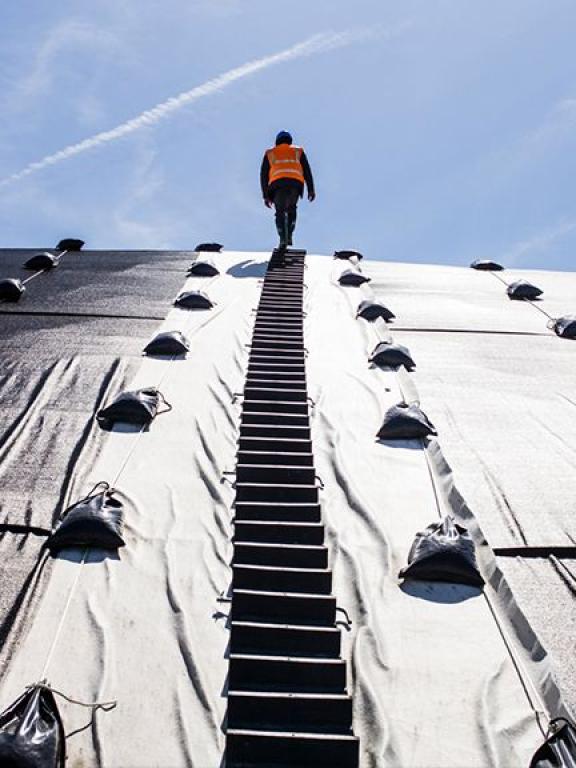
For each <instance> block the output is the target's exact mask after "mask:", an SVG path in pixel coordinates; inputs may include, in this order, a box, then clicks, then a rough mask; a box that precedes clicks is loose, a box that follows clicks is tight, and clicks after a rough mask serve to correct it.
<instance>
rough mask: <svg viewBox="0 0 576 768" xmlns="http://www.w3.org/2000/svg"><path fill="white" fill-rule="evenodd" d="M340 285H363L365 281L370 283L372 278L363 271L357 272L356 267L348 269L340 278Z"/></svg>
mask: <svg viewBox="0 0 576 768" xmlns="http://www.w3.org/2000/svg"><path fill="white" fill-rule="evenodd" d="M338 282H339V283H340V285H362V284H363V283H369V282H370V278H369V277H366V276H365V275H363V274H362V273H361V272H356V270H354V269H347V270H345V271H344V272H342V274H341V275H340V277H339V278H338Z"/></svg>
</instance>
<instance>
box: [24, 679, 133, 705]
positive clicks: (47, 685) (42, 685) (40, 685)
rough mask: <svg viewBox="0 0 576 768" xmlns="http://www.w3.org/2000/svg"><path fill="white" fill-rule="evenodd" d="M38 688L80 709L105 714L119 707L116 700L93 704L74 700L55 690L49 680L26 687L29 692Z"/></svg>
mask: <svg viewBox="0 0 576 768" xmlns="http://www.w3.org/2000/svg"><path fill="white" fill-rule="evenodd" d="M36 688H41V689H43V690H45V691H50V692H51V693H53V694H54V695H55V696H60V698H62V699H65V700H66V701H68V702H70V704H76V705H77V706H79V707H85V708H86V709H92V710H94V711H96V710H98V709H102V710H103V711H104V712H110V711H111V710H113V709H114V708H115V707H116V706H117V705H118V701H117V700H116V699H113V700H112V701H95V702H91V703H88V702H85V701H80V700H79V699H74V698H72V696H68V695H67V694H65V693H62V691H59V690H57V689H56V688H53V687H52V686H51V685H50V683H49V682H48V681H47V680H40V682H38V683H34V684H32V685H27V686H26V690H27V691H30V690H34V689H36Z"/></svg>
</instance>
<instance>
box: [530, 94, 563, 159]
mask: <svg viewBox="0 0 576 768" xmlns="http://www.w3.org/2000/svg"><path fill="white" fill-rule="evenodd" d="M575 126H576V99H571V98H570V99H562V100H561V101H558V102H557V103H556V104H554V106H553V107H552V109H551V110H550V112H549V113H548V114H547V115H546V117H545V119H544V121H543V122H542V123H541V125H539V126H538V127H537V128H535V129H534V130H532V131H531V132H530V133H528V134H527V135H526V136H525V137H524V138H523V139H522V141H521V146H522V148H523V149H524V150H533V149H534V148H535V147H536V146H542V145H547V144H549V143H551V142H556V141H557V140H558V139H559V138H560V137H561V136H563V135H564V134H565V133H566V132H568V131H570V132H572V129H573V128H574V127H575Z"/></svg>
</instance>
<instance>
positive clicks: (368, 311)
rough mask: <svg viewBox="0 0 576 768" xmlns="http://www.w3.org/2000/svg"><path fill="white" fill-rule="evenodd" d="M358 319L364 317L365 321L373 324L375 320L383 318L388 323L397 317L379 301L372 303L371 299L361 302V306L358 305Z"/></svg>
mask: <svg viewBox="0 0 576 768" xmlns="http://www.w3.org/2000/svg"><path fill="white" fill-rule="evenodd" d="M356 317H362V318H364V320H369V321H370V322H373V321H374V320H376V319H378V318H379V317H381V318H382V319H383V320H384V322H386V323H387V322H388V321H389V320H393V319H394V318H395V317H396V315H395V314H394V313H393V312H391V311H390V310H389V309H388V307H385V306H384V304H381V303H380V302H379V301H370V299H365V300H364V301H361V302H360V304H358V309H357V310H356Z"/></svg>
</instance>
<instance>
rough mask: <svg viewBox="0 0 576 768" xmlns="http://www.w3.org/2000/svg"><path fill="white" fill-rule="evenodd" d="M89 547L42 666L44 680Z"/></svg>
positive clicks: (77, 572) (77, 571) (84, 554)
mask: <svg viewBox="0 0 576 768" xmlns="http://www.w3.org/2000/svg"><path fill="white" fill-rule="evenodd" d="M88 551H89V550H88V548H86V549H85V550H84V552H83V554H82V559H81V560H80V563H79V566H80V567H79V568H77V569H76V575H75V576H74V580H73V582H72V585H71V587H70V589H69V591H68V597H67V599H66V604H65V606H64V610H63V611H62V615H61V616H60V621H59V622H58V626H57V628H56V632H55V633H54V637H53V639H52V644H51V646H50V650H49V651H48V655H47V656H46V661H45V662H44V666H43V668H42V672H41V674H40V679H41V680H44V679H45V678H46V673H47V671H48V667H49V666H50V662H51V661H52V657H53V655H54V651H55V649H56V644H57V642H58V640H59V638H60V634H61V632H62V628H63V626H64V621H65V619H66V615H67V614H68V610H69V608H70V603H71V602H72V597H73V595H74V592H75V590H76V586H77V584H78V580H79V579H80V573H81V571H82V567H81V566H83V565H84V563H85V562H86V558H87V556H88Z"/></svg>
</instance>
